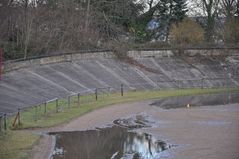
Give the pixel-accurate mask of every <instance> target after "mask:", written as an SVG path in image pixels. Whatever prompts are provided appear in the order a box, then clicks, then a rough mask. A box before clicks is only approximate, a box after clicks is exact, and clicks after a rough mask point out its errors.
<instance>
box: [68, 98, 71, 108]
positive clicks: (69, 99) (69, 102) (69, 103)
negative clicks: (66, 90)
mask: <svg viewBox="0 0 239 159" xmlns="http://www.w3.org/2000/svg"><path fill="white" fill-rule="evenodd" d="M67 101H68V102H67V103H68V108H70V106H71V96H68V97H67Z"/></svg>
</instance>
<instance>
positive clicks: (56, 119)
mask: <svg viewBox="0 0 239 159" xmlns="http://www.w3.org/2000/svg"><path fill="white" fill-rule="evenodd" d="M220 92H239V89H238V88H237V89H229V88H228V89H227V88H225V89H182V90H161V91H156V90H155V91H135V92H127V93H125V94H124V96H123V97H121V95H120V94H119V93H114V94H110V95H106V94H101V95H99V96H98V101H95V96H94V95H88V96H82V97H81V98H80V99H81V102H82V104H81V105H80V107H79V106H78V105H77V102H76V101H77V97H73V98H72V105H71V107H70V108H68V106H67V102H66V100H64V99H61V100H59V108H60V109H59V112H58V113H56V105H55V103H54V102H52V103H49V104H48V105H47V114H44V106H41V107H37V116H36V107H33V108H29V109H27V110H25V111H22V112H21V125H20V126H18V127H17V128H16V129H28V128H40V127H51V126H55V125H59V124H62V123H65V122H69V121H70V120H72V119H73V118H76V117H79V116H81V115H83V114H85V113H88V112H90V111H92V110H95V109H98V108H102V107H105V106H110V105H113V104H117V103H124V102H134V101H140V100H147V99H159V98H163V97H173V96H186V95H198V94H210V93H220ZM36 119H37V120H36ZM13 120H14V117H11V118H10V119H8V127H11V125H12V123H13ZM38 139H39V135H36V134H33V133H31V132H30V131H26V130H8V131H7V133H6V134H0V158H1V159H27V158H29V152H30V151H31V148H32V146H33V145H34V143H36V142H37V141H38Z"/></svg>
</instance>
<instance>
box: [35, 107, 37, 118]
mask: <svg viewBox="0 0 239 159" xmlns="http://www.w3.org/2000/svg"><path fill="white" fill-rule="evenodd" d="M35 121H37V106H35Z"/></svg>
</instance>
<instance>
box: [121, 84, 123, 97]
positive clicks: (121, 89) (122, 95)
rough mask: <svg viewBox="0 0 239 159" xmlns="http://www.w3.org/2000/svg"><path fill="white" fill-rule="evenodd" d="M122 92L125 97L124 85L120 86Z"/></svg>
mask: <svg viewBox="0 0 239 159" xmlns="http://www.w3.org/2000/svg"><path fill="white" fill-rule="evenodd" d="M120 91H121V96H122V97H123V96H124V85H123V84H121V85H120Z"/></svg>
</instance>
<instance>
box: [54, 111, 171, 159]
mask: <svg viewBox="0 0 239 159" xmlns="http://www.w3.org/2000/svg"><path fill="white" fill-rule="evenodd" d="M113 123H115V124H114V126H112V127H107V128H97V129H96V130H87V131H77V132H58V133H50V135H55V137H56V146H55V150H54V153H53V159H159V158H160V156H161V154H162V152H163V151H165V150H167V149H169V148H170V147H171V146H170V145H168V144H167V143H165V142H164V141H161V140H157V139H156V138H155V137H154V136H152V135H150V134H147V133H142V132H138V131H137V132H136V131H135V130H136V129H135V128H137V130H139V129H138V128H143V127H148V126H149V124H150V121H149V120H147V119H145V118H144V117H143V116H136V117H134V118H127V119H117V120H115V121H114V122H113Z"/></svg>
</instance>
